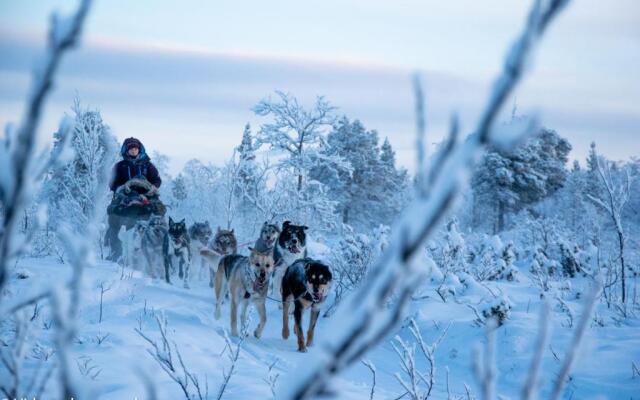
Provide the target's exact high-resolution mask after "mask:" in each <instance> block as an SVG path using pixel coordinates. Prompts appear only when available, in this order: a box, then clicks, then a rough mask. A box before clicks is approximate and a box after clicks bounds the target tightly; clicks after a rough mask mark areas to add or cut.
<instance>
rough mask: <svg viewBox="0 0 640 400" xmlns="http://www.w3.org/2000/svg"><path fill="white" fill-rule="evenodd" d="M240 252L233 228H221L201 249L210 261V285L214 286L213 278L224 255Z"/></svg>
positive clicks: (201, 253) (202, 253) (201, 252)
mask: <svg viewBox="0 0 640 400" xmlns="http://www.w3.org/2000/svg"><path fill="white" fill-rule="evenodd" d="M237 252H238V241H237V240H236V235H235V234H234V233H233V229H231V230H230V231H229V230H225V229H220V227H218V230H217V231H216V235H215V236H214V237H213V239H211V240H210V241H209V244H208V245H207V246H206V247H205V248H203V249H201V250H200V255H202V256H203V257H204V258H205V259H206V260H207V262H208V263H209V286H210V287H213V280H214V278H215V275H216V270H217V269H218V263H220V260H221V259H222V257H224V256H227V255H231V254H236V253H237Z"/></svg>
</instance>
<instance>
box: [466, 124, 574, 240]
mask: <svg viewBox="0 0 640 400" xmlns="http://www.w3.org/2000/svg"><path fill="white" fill-rule="evenodd" d="M570 150H571V145H570V144H569V142H568V141H567V140H566V139H564V138H562V137H560V136H559V135H558V134H557V133H556V132H555V131H553V130H549V129H542V130H541V131H540V132H539V133H538V135H536V136H534V137H532V138H531V139H529V140H528V141H526V142H525V143H524V144H523V145H521V146H520V147H519V148H517V149H516V150H515V151H513V152H510V153H506V152H503V151H501V150H499V149H491V150H489V151H488V152H487V153H486V154H485V156H484V159H483V161H482V163H480V165H479V166H478V167H477V170H476V172H475V174H474V176H473V178H472V189H473V193H474V208H476V210H474V214H475V215H480V214H481V213H480V212H478V211H479V210H478V208H482V209H483V210H484V212H483V213H482V214H483V215H491V214H493V215H494V221H495V224H494V228H493V231H494V233H497V232H499V231H501V230H503V229H504V226H505V215H506V213H508V212H514V211H518V210H520V209H522V208H524V207H526V206H528V205H531V204H534V203H536V202H538V201H540V200H542V199H543V198H545V197H546V196H549V195H550V194H552V193H554V192H555V191H557V190H558V189H559V188H561V187H562V185H563V184H564V182H565V179H566V176H567V170H566V169H565V164H566V163H567V161H568V154H569V151H570Z"/></svg>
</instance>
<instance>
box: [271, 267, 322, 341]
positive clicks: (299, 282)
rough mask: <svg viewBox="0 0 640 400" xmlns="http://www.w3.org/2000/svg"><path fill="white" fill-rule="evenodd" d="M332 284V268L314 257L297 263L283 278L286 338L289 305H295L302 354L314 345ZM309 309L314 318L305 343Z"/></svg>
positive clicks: (295, 329)
mask: <svg viewBox="0 0 640 400" xmlns="http://www.w3.org/2000/svg"><path fill="white" fill-rule="evenodd" d="M331 281H332V275H331V270H330V269H329V267H328V266H327V265H325V264H323V263H322V262H320V261H317V260H314V259H311V258H303V259H301V260H298V261H296V262H294V263H293V264H292V265H290V266H289V267H288V268H287V271H286V272H285V274H284V277H283V278H282V303H283V307H282V338H283V339H288V338H289V306H290V305H291V303H292V302H293V303H294V307H295V308H294V310H293V318H294V321H295V323H294V326H293V328H294V332H295V333H296V336H297V337H298V351H301V352H304V351H307V347H308V346H312V345H313V332H314V329H315V327H316V322H317V321H318V315H319V314H320V306H321V305H322V303H324V301H325V299H326V298H327V295H328V294H329V288H330V287H331ZM307 308H311V317H310V319H309V330H308V331H307V342H306V344H305V340H304V332H303V331H302V314H303V313H304V310H306V309H307Z"/></svg>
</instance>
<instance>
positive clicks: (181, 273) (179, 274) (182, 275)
mask: <svg viewBox="0 0 640 400" xmlns="http://www.w3.org/2000/svg"><path fill="white" fill-rule="evenodd" d="M178 278H180V279H182V278H184V273H183V272H182V271H180V272H178Z"/></svg>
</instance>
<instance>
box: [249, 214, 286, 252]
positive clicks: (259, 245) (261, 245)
mask: <svg viewBox="0 0 640 400" xmlns="http://www.w3.org/2000/svg"><path fill="white" fill-rule="evenodd" d="M279 235H280V228H278V225H276V224H270V223H268V222H267V221H265V222H264V224H262V228H261V229H260V236H259V237H258V239H257V240H256V243H255V245H254V246H253V248H254V249H256V250H258V251H260V252H263V253H264V252H267V251H273V247H274V246H275V245H276V240H277V239H278V236H279Z"/></svg>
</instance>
